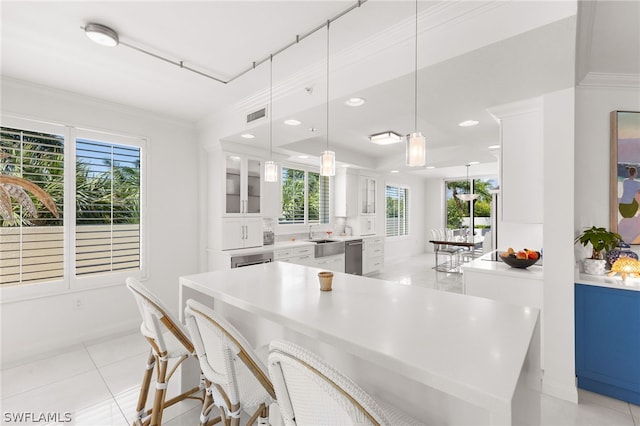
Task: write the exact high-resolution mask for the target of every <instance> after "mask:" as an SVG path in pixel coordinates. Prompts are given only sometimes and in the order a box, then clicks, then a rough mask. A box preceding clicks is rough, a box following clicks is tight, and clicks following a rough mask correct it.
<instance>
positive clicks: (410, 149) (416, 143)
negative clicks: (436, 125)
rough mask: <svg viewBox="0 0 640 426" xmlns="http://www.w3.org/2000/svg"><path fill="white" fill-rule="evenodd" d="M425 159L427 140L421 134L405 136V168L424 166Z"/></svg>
mask: <svg viewBox="0 0 640 426" xmlns="http://www.w3.org/2000/svg"><path fill="white" fill-rule="evenodd" d="M426 158H427V139H426V138H425V137H424V136H422V133H420V132H417V133H411V134H410V135H408V136H407V166H411V167H421V166H424V165H425V164H426V163H427V162H426Z"/></svg>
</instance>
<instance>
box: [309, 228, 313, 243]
mask: <svg viewBox="0 0 640 426" xmlns="http://www.w3.org/2000/svg"><path fill="white" fill-rule="evenodd" d="M309 239H310V240H313V232H312V231H311V225H309Z"/></svg>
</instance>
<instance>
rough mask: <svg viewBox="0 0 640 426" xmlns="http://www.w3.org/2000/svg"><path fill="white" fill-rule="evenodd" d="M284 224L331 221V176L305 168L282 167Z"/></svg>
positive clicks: (282, 220) (282, 216) (282, 217)
mask: <svg viewBox="0 0 640 426" xmlns="http://www.w3.org/2000/svg"><path fill="white" fill-rule="evenodd" d="M281 182H282V215H281V217H280V219H279V221H278V223H280V224H303V225H304V224H318V223H329V186H330V185H329V177H328V176H320V173H317V172H311V171H307V170H302V169H293V168H288V167H283V168H282V180H281Z"/></svg>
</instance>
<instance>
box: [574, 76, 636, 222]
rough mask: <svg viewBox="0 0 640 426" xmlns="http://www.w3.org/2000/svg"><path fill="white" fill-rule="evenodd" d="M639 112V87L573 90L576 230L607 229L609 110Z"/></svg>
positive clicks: (579, 88) (582, 88)
mask: <svg viewBox="0 0 640 426" xmlns="http://www.w3.org/2000/svg"><path fill="white" fill-rule="evenodd" d="M616 110H626V111H640V88H635V89H623V88H598V87H578V88H577V90H576V144H575V145H576V146H575V151H576V153H575V164H576V170H575V194H576V196H575V231H576V234H577V231H579V230H581V229H583V228H585V227H587V228H590V227H591V226H594V225H595V226H603V227H605V228H607V229H608V228H609V153H610V148H609V113H610V112H611V111H616Z"/></svg>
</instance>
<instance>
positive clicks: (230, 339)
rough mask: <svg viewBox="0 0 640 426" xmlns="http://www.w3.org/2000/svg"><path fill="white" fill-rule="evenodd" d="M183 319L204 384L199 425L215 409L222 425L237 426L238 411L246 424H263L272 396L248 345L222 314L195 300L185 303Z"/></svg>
mask: <svg viewBox="0 0 640 426" xmlns="http://www.w3.org/2000/svg"><path fill="white" fill-rule="evenodd" d="M185 317H186V322H187V328H188V330H189V333H190V335H191V339H192V341H193V344H194V346H195V348H196V353H197V354H198V360H199V361H200V368H201V369H202V372H203V374H204V376H205V379H206V385H207V396H206V399H205V403H204V404H203V406H202V413H201V416H200V421H201V423H200V424H201V425H203V426H204V425H206V424H207V422H208V421H209V416H210V413H211V411H212V409H213V408H214V407H216V406H217V407H218V408H219V409H220V414H221V416H222V420H223V422H224V424H225V425H231V426H236V425H239V424H240V415H241V412H242V411H245V412H246V413H247V414H248V415H249V416H250V418H249V420H248V421H247V423H246V424H247V425H250V424H253V423H254V422H256V420H257V423H258V424H259V425H267V424H268V422H269V406H270V405H271V403H273V402H275V399H276V394H275V392H274V390H273V385H272V384H271V380H270V379H269V373H268V371H267V368H266V366H265V365H264V363H263V362H262V361H260V359H259V357H258V355H257V354H256V353H255V351H254V350H253V348H252V347H251V345H250V344H249V343H248V342H247V340H246V339H245V338H244V337H243V336H242V334H241V333H240V332H239V331H238V330H236V328H235V327H234V326H233V325H232V324H231V323H229V322H228V321H227V320H226V319H225V318H224V317H223V316H222V315H220V314H218V313H217V312H215V311H213V310H212V309H210V308H208V307H207V306H205V305H203V304H202V303H199V302H196V301H195V300H192V299H189V300H187V307H186V309H185Z"/></svg>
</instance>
